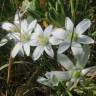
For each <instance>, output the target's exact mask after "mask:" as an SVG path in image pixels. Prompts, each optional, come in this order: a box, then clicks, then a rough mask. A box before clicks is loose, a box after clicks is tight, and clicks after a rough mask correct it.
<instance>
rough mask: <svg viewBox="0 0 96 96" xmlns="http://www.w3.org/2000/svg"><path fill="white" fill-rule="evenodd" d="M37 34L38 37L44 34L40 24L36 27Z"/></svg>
mask: <svg viewBox="0 0 96 96" xmlns="http://www.w3.org/2000/svg"><path fill="white" fill-rule="evenodd" d="M35 34H36V35H40V34H43V30H42V27H41V26H40V25H39V24H37V25H36V28H35Z"/></svg>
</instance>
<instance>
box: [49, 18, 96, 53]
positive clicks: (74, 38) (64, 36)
mask: <svg viewBox="0 0 96 96" xmlns="http://www.w3.org/2000/svg"><path fill="white" fill-rule="evenodd" d="M90 25H91V21H90V20H89V19H84V20H83V21H81V22H80V23H79V24H78V25H77V26H76V28H74V24H73V22H72V21H71V20H70V18H68V17H66V19H65V29H66V30H64V29H62V28H56V29H55V30H54V31H53V33H52V35H53V36H52V37H51V39H50V42H51V43H52V44H54V45H57V44H60V46H59V49H58V53H59V54H60V53H63V52H64V51H66V50H67V49H68V48H69V47H70V46H71V48H72V51H73V52H74V48H73V47H78V46H81V45H80V44H91V43H94V40H93V39H92V38H90V37H88V36H86V35H83V33H84V32H85V31H86V30H87V29H88V28H89V27H90ZM77 45H78V46H77Z"/></svg>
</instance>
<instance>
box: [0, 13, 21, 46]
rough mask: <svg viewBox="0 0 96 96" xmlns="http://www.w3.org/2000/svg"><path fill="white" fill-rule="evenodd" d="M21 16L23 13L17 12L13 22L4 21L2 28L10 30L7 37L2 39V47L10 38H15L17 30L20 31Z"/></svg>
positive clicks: (0, 43) (0, 44)
mask: <svg viewBox="0 0 96 96" xmlns="http://www.w3.org/2000/svg"><path fill="white" fill-rule="evenodd" d="M19 16H20V17H21V14H20V13H18V12H16V14H15V17H14V22H13V23H9V22H4V23H3V24H2V29H4V30H6V31H8V32H9V33H8V34H7V35H6V36H5V38H3V39H1V41H0V47H1V46H3V45H5V44H6V43H7V42H8V40H11V39H12V38H14V34H17V32H20V22H19V18H20V17H19ZM5 40H6V42H5Z"/></svg>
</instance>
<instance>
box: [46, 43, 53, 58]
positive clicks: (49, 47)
mask: <svg viewBox="0 0 96 96" xmlns="http://www.w3.org/2000/svg"><path fill="white" fill-rule="evenodd" d="M44 49H45V52H46V53H47V54H48V55H49V56H51V57H54V52H53V49H52V47H51V45H47V46H46V47H45V48H44Z"/></svg>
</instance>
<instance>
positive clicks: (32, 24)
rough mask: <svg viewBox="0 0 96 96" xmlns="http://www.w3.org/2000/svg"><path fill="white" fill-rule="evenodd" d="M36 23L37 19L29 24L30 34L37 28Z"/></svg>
mask: <svg viewBox="0 0 96 96" xmlns="http://www.w3.org/2000/svg"><path fill="white" fill-rule="evenodd" d="M36 23H37V20H34V21H32V22H31V23H30V24H29V26H28V30H27V32H28V33H29V34H30V33H31V32H32V31H33V29H34V28H35V26H36Z"/></svg>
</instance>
